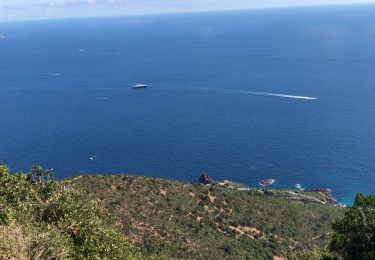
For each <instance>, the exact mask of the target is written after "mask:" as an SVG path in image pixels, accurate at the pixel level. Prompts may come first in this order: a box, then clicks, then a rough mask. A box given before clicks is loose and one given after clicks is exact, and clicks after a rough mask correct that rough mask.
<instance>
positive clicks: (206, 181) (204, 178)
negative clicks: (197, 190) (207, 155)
mask: <svg viewBox="0 0 375 260" xmlns="http://www.w3.org/2000/svg"><path fill="white" fill-rule="evenodd" d="M199 182H200V183H203V184H204V185H207V184H211V183H213V180H212V179H211V178H210V176H209V175H208V173H204V174H202V176H201V177H200V178H199Z"/></svg>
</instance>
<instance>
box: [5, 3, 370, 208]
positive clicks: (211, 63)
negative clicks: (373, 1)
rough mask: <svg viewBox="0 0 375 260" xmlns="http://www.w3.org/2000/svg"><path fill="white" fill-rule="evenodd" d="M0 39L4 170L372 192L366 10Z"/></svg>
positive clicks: (31, 27) (120, 23)
mask: <svg viewBox="0 0 375 260" xmlns="http://www.w3.org/2000/svg"><path fill="white" fill-rule="evenodd" d="M0 34H5V35H6V36H7V37H6V38H0V138H1V142H0V158H1V159H2V160H4V161H5V162H6V163H7V164H9V165H10V166H12V168H13V169H14V170H26V169H28V168H29V166H30V165H31V164H34V163H38V164H41V165H43V166H45V167H53V168H54V169H55V170H56V172H57V176H58V177H59V178H64V177H67V176H72V175H77V174H82V173H117V172H131V173H136V174H142V175H148V176H160V177H165V178H173V179H182V180H191V181H194V180H196V179H197V178H198V177H199V175H200V174H201V173H202V172H206V171H207V172H209V173H210V175H211V176H212V177H214V178H215V179H224V178H226V179H230V180H233V181H239V182H243V183H246V184H248V185H251V186H255V185H257V183H258V181H259V180H260V179H264V178H274V179H276V183H275V186H276V187H293V186H294V185H295V184H296V183H300V184H301V185H302V186H303V187H306V188H313V187H321V186H323V187H329V188H332V190H333V193H334V195H336V196H337V197H338V198H339V199H341V201H342V202H344V203H345V202H349V201H350V200H351V199H352V197H353V196H354V194H355V192H357V191H362V192H365V193H375V178H374V174H375V89H374V87H375V86H374V84H375V48H374V46H375V7H374V6H357V7H353V6H348V7H325V8H296V9H274V10H258V11H241V12H224V13H201V14H179V15H165V16H143V17H142V16H139V17H128V18H101V19H82V20H65V21H64V20H60V21H43V22H19V23H1V24H0ZM137 82H144V83H148V84H150V85H151V87H150V88H149V89H147V90H132V89H130V86H131V85H133V84H135V83H137ZM254 92H267V93H272V94H283V95H290V96H274V95H268V94H259V93H254ZM294 96H303V97H302V98H298V97H294ZM308 97H311V98H316V99H307V98H308ZM93 156H94V157H95V158H94V160H89V158H90V157H93Z"/></svg>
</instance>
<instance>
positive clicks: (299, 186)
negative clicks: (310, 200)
mask: <svg viewBox="0 0 375 260" xmlns="http://www.w3.org/2000/svg"><path fill="white" fill-rule="evenodd" d="M294 187H296V188H297V189H299V190H300V191H304V190H305V189H304V188H302V186H301V184H296V185H294Z"/></svg>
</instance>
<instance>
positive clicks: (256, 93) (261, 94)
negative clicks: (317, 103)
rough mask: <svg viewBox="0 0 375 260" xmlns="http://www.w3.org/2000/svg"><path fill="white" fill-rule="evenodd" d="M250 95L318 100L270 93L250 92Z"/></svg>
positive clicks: (309, 98)
mask: <svg viewBox="0 0 375 260" xmlns="http://www.w3.org/2000/svg"><path fill="white" fill-rule="evenodd" d="M249 94H252V95H260V96H270V97H282V98H294V99H305V100H316V99H317V98H316V97H307V96H294V95H287V94H277V93H268V92H255V91H249Z"/></svg>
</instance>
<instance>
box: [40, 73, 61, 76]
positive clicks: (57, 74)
mask: <svg viewBox="0 0 375 260" xmlns="http://www.w3.org/2000/svg"><path fill="white" fill-rule="evenodd" d="M40 74H41V75H50V76H61V74H60V73H49V72H46V73H40Z"/></svg>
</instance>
